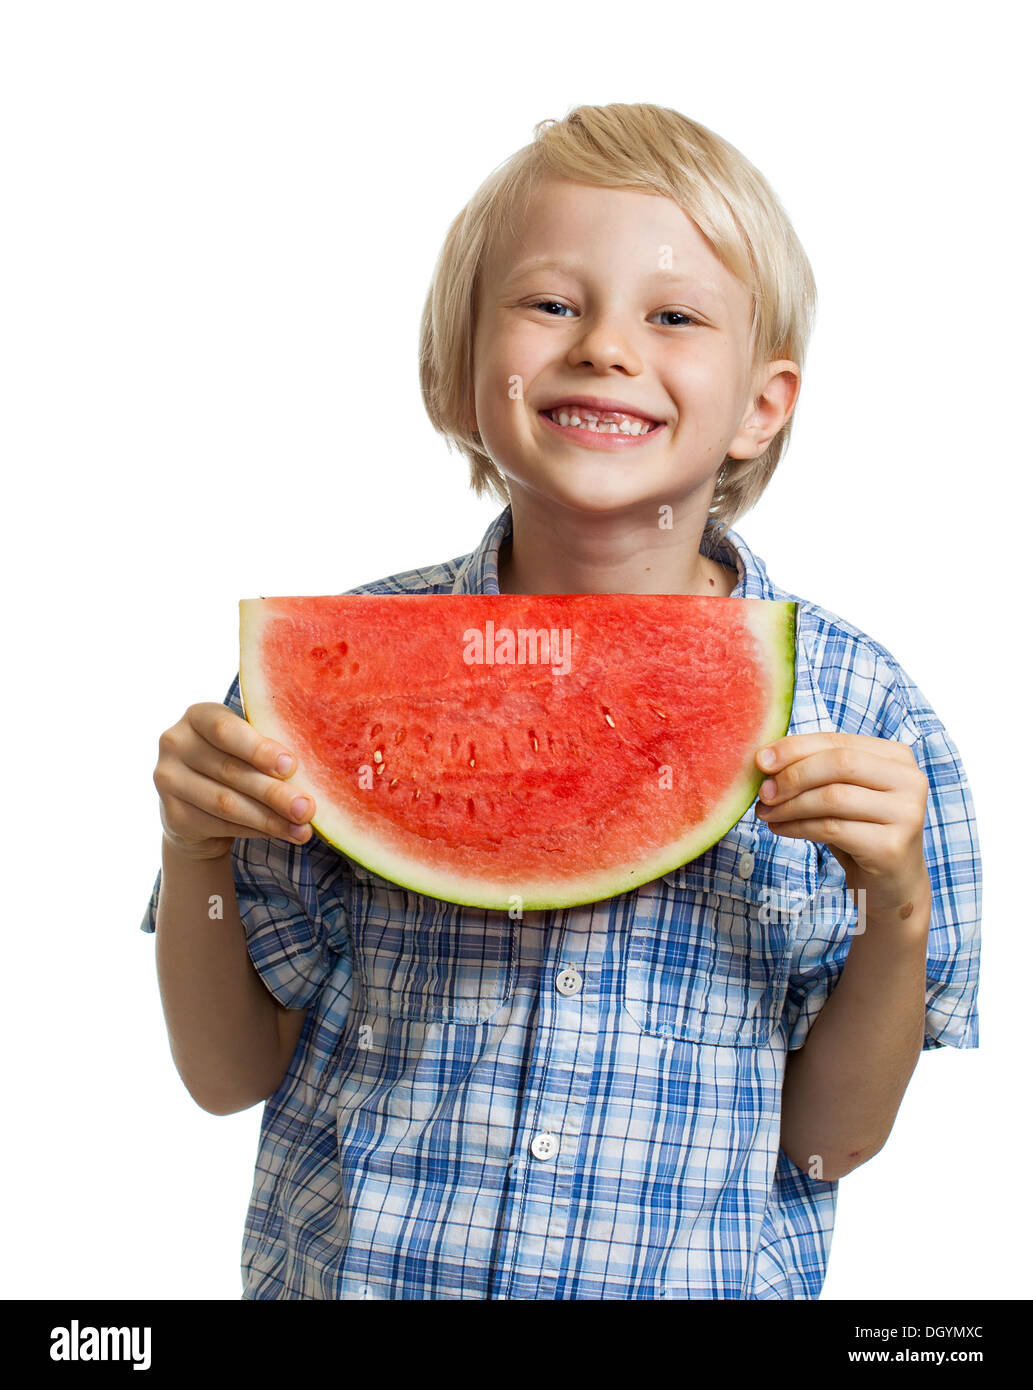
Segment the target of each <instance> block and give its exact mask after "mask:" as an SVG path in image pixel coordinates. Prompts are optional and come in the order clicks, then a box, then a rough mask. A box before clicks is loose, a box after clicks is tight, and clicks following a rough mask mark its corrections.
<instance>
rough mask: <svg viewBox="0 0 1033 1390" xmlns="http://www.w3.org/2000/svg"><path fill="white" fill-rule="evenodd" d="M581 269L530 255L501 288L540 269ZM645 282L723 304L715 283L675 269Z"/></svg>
mask: <svg viewBox="0 0 1033 1390" xmlns="http://www.w3.org/2000/svg"><path fill="white" fill-rule="evenodd" d="M580 269H581V266H580V263H579V262H578V261H576V260H569V261H567V260H563V259H560V258H557V257H554V256H532V257H531V259H530V260H527V261H521V262H520V263H519V264H518V265H516V266H514V267H513V269H512V270H511V271H510V272H509V274H508V275H507V276H506V278H505V280H504V281H503V288H505V286H507V285H510V284H513V283H514V282H515V281H517V280H520V279H522V278H523V276H525V275H530V274H532V273H533V272H536V271H542V270H561V271H563V272H564V273H566V274H568V275H577V274H578V272H579V270H580ZM643 279H644V281H645V283H647V284H650V285H653V284H662V285H670V286H671V287H672V289H674V288H677V289H687V290H689V291H690V293H691V294H692V295H693V296H694V297H695V298H696V299H697V300H699V301H700V302H701V303H703V304H705V303H707V302H710V303H711V304H712V305H713V306H714V307H717V306H719V305H722V306H723V305H724V303H725V298H724V295H723V294H722V293H721V291H720V290H719V289H718V287H717V286H716V285H712V284H710V283H709V282H706V281H701V280H699V279H698V278H696V277H695V276H692V275H688V274H686V275H681V274H679V273H678V271H676V270H659V269H658V270H654V271H652V272H651V273H650V274H648V275H646V276H644V277H643Z"/></svg>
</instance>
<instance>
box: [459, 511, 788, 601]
mask: <svg viewBox="0 0 1033 1390" xmlns="http://www.w3.org/2000/svg"><path fill="white" fill-rule="evenodd" d="M717 524H718V523H717V521H716V520H715V519H714V518H713V517H711V518H710V520H709V521H708V522H707V524H706V527H705V529H704V532H703V537H702V540H701V542H700V547H699V548H700V553H701V554H703V555H707V556H708V557H709V558H711V559H714V560H717V561H719V562H720V563H721V564H724V565H727V566H728V567H729V568H730V569H733V568H734V570H735V572H736V574H737V575H738V580H737V582H736V585H735V588H734V589H733V590H732V592H731V595H730V597H732V598H777V597H779V595H780V590H778V589H776V588H775V586H774V585H773V584H772V583H771V580H770V579H769V578H768V574H767V570H766V569H765V568H764V563H763V561H762V560H760V559H758V558H757V556H756V555H754V553H753V551H752V550H750V548H749V546H748V545H747V544H746V542H745V541H744V540H743V538H742V537H741V536H740V535H739V534H738V532H736V531H730V530H729V531H725V533H724V535H723V536H720V537H719V536H718V534H717ZM512 536H513V511H512V508H511V507H508V506H507V507H506V508H505V509H504V510H503V511H501V512H499V514H498V516H497V517H496V518H495V520H494V521H493V522H492V523H491V525H490V526H489V527H488V529H487V531H485V533H484V539H483V540H482V541H481V543H480V545H479V546H478V547H477V549H476V550H474V551H472V552H471V553H470V554H469V555H467V557H466V559H465V560H464V561H463V563H462V564H461V565H460V566H459V570H458V572H457V574H456V577H455V582H454V583H453V585H452V592H453V593H454V594H497V593H498V591H499V551H500V550H501V548H502V547H503V546H504V545H505V544H506V542H507V541H509V540H511V539H512Z"/></svg>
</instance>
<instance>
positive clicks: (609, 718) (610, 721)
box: [603, 710, 617, 729]
mask: <svg viewBox="0 0 1033 1390" xmlns="http://www.w3.org/2000/svg"><path fill="white" fill-rule="evenodd" d="M603 718H604V719H605V720H606V722H607V724H609V726H610V728H611V729H616V727H617V725H616V724H615V723H614V722H613V716H612V715H611V714H610V711H609V710H607V711H606V713H605V714H604V716H603Z"/></svg>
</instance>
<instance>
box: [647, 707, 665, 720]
mask: <svg viewBox="0 0 1033 1390" xmlns="http://www.w3.org/2000/svg"><path fill="white" fill-rule="evenodd" d="M649 708H650V709H651V710H652V711H653V713H654V714H655V715H656V716H657V717H658V718H659V719H666V718H667V715H666V714H664V712H663V710H661V709H657V708H656V706H655V705H650V706H649Z"/></svg>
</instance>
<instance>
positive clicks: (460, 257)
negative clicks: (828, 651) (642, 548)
mask: <svg viewBox="0 0 1033 1390" xmlns="http://www.w3.org/2000/svg"><path fill="white" fill-rule="evenodd" d="M550 177H552V178H555V177H559V178H566V179H570V180H573V181H575V182H577V183H587V184H594V185H595V186H597V187H601V188H631V189H638V190H640V191H642V192H645V193H653V194H659V195H660V196H662V197H666V198H671V199H673V201H674V202H675V203H677V204H678V206H679V207H680V208H681V209H682V211H683V212H685V213H687V215H688V216H689V217H691V218H692V220H693V221H694V222H695V223H696V225H697V226H698V227H699V229H700V231H701V232H702V233H703V235H704V236H705V237H706V238H707V240H708V241H709V243H710V245H711V246H712V247H713V250H714V252H715V254H716V255H717V256H718V258H719V259H720V260H721V261H722V262H723V263H724V265H725V266H726V267H727V269H728V270H729V271H731V273H732V274H733V275H735V276H736V278H737V279H739V280H740V281H741V282H742V283H743V284H744V285H745V286H746V288H747V289H748V290H749V291H750V293H751V295H752V300H753V320H752V325H751V334H752V342H753V363H752V367H753V369H756V368H757V367H758V366H760V365H761V364H762V363H765V362H770V361H775V360H779V359H784V358H788V359H790V360H791V361H793V362H795V363H796V364H797V366H799V367H800V368H801V369H802V367H803V360H804V356H805V354H806V349H807V343H808V340H809V338H810V334H811V328H812V325H813V319H814V308H815V301H816V291H815V285H814V276H813V273H812V271H811V267H810V263H809V261H808V260H807V256H806V254H805V252H804V249H803V247H802V246H801V244H800V241H799V239H798V238H797V235H796V233H795V231H794V230H793V227H792V225H791V223H790V221H789V218H788V217H787V216H786V213H785V211H784V209H783V208H782V205H781V204H780V203H779V201H778V199H777V197H776V196H775V194H774V192H773V190H772V189H771V187H770V185H769V184H768V182H767V181H766V179H765V178H764V176H763V175H762V174H761V173H760V172H759V171H758V170H757V169H756V168H754V166H753V165H752V164H751V163H750V162H749V160H747V159H746V158H745V157H744V156H743V155H741V154H740V153H739V151H738V150H737V149H735V147H734V146H733V145H730V144H729V143H728V142H727V141H726V140H723V139H722V138H721V137H720V136H719V135H715V134H714V132H713V131H711V130H708V129H707V128H706V127H705V126H702V125H699V124H698V123H697V122H696V121H692V120H689V118H688V117H687V116H683V115H681V113H680V112H678V111H673V110H670V109H669V108H667V107H662V106H650V105H646V104H642V103H640V104H637V105H619V104H613V105H610V106H578V107H575V108H574V109H573V110H571V111H570V112H568V114H567V115H566V116H565V117H564V118H563V120H562V121H554V120H545V121H539V122H538V124H537V125H536V126H535V128H534V140H533V142H532V143H531V144H529V145H525V146H524V148H523V149H521V150H518V151H517V153H516V154H514V155H512V156H511V157H510V158H509V159H508V160H506V161H505V163H504V164H502V165H500V166H499V167H498V168H497V169H495V170H494V171H493V173H491V174H490V175H489V176H488V178H487V179H485V181H484V183H482V184H481V186H480V188H478V190H477V192H476V193H475V194H474V195H473V197H472V198H471V199H470V201H469V202H468V203H467V205H466V206H465V207H464V208H463V210H462V212H460V213H459V215H458V216H457V217H456V218H455V220H454V221H453V223H452V225H451V226H450V227H449V229H448V233H447V235H446V237H445V241H444V244H443V245H442V248H441V251H440V253H439V255H438V260H437V264H436V266H435V268H434V275H433V278H432V280H431V285H430V290H429V292H428V294H427V299H426V303H425V305H424V309H423V317H422V321H421V324H420V388H421V390H422V393H423V401H424V405H425V407H426V410H427V414H428V415H429V417H430V420H431V423H432V424H433V426H434V428H435V429H436V430H438V431H439V433H441V434H443V435H444V436H445V439H446V441H447V443H448V447H449V449H450V450H451V449H452V448H453V447H454V446H455V447H458V449H459V451H460V453H462V454H464V455H465V456H466V458H467V460H468V461H469V464H470V483H471V486H472V488H473V490H474V492H475V494H476V495H477V496H483V495H485V494H491V495H493V496H495V497H496V498H497V499H498V500H499V501H501V502H504V503H507V502H509V500H510V498H509V489H508V487H507V485H506V479H505V477H504V475H503V474H502V473H501V472H500V470H499V468H498V467H497V465H496V464H495V463H494V461H493V460H492V458H491V457H490V455H489V454H488V452H487V450H486V449H485V447H484V445H483V443H482V441H481V437H480V435H479V434H478V433H477V431H476V430H475V429H470V428H469V426H468V424H467V422H468V421H469V420H470V419H471V418H472V416H473V409H474V405H473V402H474V393H473V381H474V375H473V365H474V364H473V341H474V327H475V317H476V303H477V289H478V283H479V278H480V276H481V273H482V269H483V266H484V264H485V259H486V257H487V255H488V253H489V252H490V250H491V248H492V246H493V245H494V244H495V242H496V239H497V238H498V237H499V235H500V234H501V233H503V231H512V229H513V227H514V221H515V219H516V217H518V216H519V215H521V214H522V213H523V212H524V211H525V210H526V208H527V207H528V205H529V203H530V200H531V198H532V196H533V193H534V191H535V188H536V186H537V184H538V183H539V181H540V180H541V179H543V178H550ZM791 425H792V417H790V419H789V420H788V421H787V422H786V423H785V424H784V425H783V426H782V428H781V429H780V430H779V431H778V433H777V434H776V435H775V436H774V437H773V438H772V440H771V442H770V443H769V445H768V447H767V449H766V450H765V451H764V452H763V453H762V454H761V455H760V456H759V457H758V458H755V459H733V458H726V459H725V461H724V464H723V466H722V468H721V471H720V473H719V475H718V478H717V483H716V486H715V490H714V496H713V499H712V501H711V505H710V515H711V517H712V518H714V520H715V522H716V524H717V526H718V529H719V531H723V530H725V529H726V528H727V527H728V526H730V525H731V523H732V522H733V521H734V520H735V519H736V518H737V517H739V516H741V515H742V513H743V512H745V511H748V510H749V508H750V507H752V506H753V505H754V503H755V502H756V501H757V499H758V498H759V497H760V495H761V493H762V492H763V491H764V488H765V487H766V486H767V484H768V482H769V480H770V478H771V475H772V474H773V473H774V471H775V467H776V465H777V464H778V461H779V459H780V458H781V456H782V454H783V452H784V451H785V448H786V445H787V444H788V442H789V432H790V427H791Z"/></svg>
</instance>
